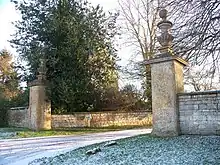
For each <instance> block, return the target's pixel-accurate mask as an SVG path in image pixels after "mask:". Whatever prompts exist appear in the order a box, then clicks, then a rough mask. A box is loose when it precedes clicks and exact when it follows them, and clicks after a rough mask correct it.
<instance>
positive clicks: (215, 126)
mask: <svg viewBox="0 0 220 165" xmlns="http://www.w3.org/2000/svg"><path fill="white" fill-rule="evenodd" d="M178 103H179V123H180V132H181V134H200V135H220V91H208V92H195V93H183V94H178Z"/></svg>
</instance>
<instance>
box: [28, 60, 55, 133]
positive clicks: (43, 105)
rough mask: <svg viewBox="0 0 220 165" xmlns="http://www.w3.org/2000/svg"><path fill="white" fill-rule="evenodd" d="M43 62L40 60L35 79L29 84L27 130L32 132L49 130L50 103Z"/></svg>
mask: <svg viewBox="0 0 220 165" xmlns="http://www.w3.org/2000/svg"><path fill="white" fill-rule="evenodd" d="M45 69H46V67H45V62H44V60H43V59H41V60H40V66H39V69H38V75H37V79H36V80H34V81H32V82H31V83H29V85H28V86H29V88H30V94H29V108H28V111H27V117H28V128H30V129H32V130H36V131H38V130H49V129H51V103H50V101H49V100H48V98H47V95H46V84H47V81H46V75H45V72H46V71H45Z"/></svg>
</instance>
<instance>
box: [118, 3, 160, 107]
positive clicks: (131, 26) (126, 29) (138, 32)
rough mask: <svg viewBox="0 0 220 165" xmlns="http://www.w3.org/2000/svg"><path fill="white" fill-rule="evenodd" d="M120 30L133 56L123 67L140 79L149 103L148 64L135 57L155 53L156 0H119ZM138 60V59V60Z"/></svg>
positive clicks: (149, 75) (149, 73)
mask: <svg viewBox="0 0 220 165" xmlns="http://www.w3.org/2000/svg"><path fill="white" fill-rule="evenodd" d="M118 2H119V5H120V16H121V18H122V21H123V25H122V30H123V33H124V34H125V36H126V41H125V45H126V46H128V47H130V48H131V47H132V48H133V50H135V51H134V52H133V57H134V58H131V59H130V63H129V65H128V67H127V68H126V69H125V72H126V73H129V74H130V75H131V76H132V78H138V79H141V80H142V84H143V85H142V86H143V89H144V90H145V92H144V93H145V94H144V97H145V99H148V100H149V107H150V105H151V72H150V66H143V65H140V63H138V62H137V61H138V60H137V59H138V58H139V59H141V60H148V59H150V58H152V57H153V56H154V54H155V46H156V30H157V27H156V26H157V22H158V12H159V10H158V5H159V1H158V0H119V1H118ZM139 61H140V60H139Z"/></svg>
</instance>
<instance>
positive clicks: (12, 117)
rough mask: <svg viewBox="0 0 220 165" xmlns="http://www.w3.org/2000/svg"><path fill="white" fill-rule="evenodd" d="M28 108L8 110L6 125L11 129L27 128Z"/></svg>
mask: <svg viewBox="0 0 220 165" xmlns="http://www.w3.org/2000/svg"><path fill="white" fill-rule="evenodd" d="M27 110H28V107H23V108H21V107H18V108H13V109H10V110H8V125H9V126H12V127H28V121H27V117H28V116H27Z"/></svg>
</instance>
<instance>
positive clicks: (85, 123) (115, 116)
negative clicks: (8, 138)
mask: <svg viewBox="0 0 220 165" xmlns="http://www.w3.org/2000/svg"><path fill="white" fill-rule="evenodd" d="M27 110H28V108H26V107H22V108H12V109H10V110H9V111H8V123H9V126H14V127H27V126H28V116H27ZM51 124H52V128H71V127H110V126H151V125H152V112H149V111H135V112H117V111H109V112H92V113H88V112H81V113H74V114H71V115H52V116H51Z"/></svg>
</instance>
